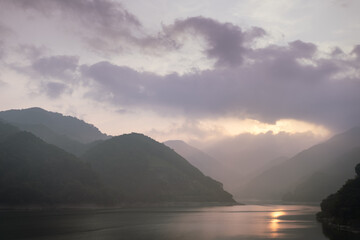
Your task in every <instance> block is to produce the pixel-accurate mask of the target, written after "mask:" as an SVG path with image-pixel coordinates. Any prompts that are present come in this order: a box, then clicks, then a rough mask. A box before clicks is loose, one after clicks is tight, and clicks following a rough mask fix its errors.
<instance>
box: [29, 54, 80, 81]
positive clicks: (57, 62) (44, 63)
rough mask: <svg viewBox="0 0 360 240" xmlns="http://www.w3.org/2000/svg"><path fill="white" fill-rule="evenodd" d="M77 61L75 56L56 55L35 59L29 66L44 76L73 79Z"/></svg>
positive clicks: (77, 58)
mask: <svg viewBox="0 0 360 240" xmlns="http://www.w3.org/2000/svg"><path fill="white" fill-rule="evenodd" d="M78 62H79V57H77V56H67V55H57V56H50V57H42V58H39V59H36V60H35V61H34V62H33V63H32V65H31V68H32V69H33V70H34V71H35V72H36V73H37V74H39V75H40V76H41V77H44V78H50V79H51V78H56V79H61V80H66V81H73V80H74V75H75V73H76V70H77V68H78Z"/></svg>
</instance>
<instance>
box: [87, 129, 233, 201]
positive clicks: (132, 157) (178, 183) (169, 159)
mask: <svg viewBox="0 0 360 240" xmlns="http://www.w3.org/2000/svg"><path fill="white" fill-rule="evenodd" d="M83 159H85V160H86V161H88V162H89V163H90V164H91V165H92V166H93V168H94V169H95V170H96V171H97V173H98V174H99V176H100V178H101V179H102V181H103V182H104V183H105V184H107V185H108V186H109V187H111V189H112V190H113V191H115V192H116V193H117V196H118V199H119V200H120V201H126V202H131V203H134V202H145V203H149V202H150V203H151V202H222V203H225V202H227V203H234V200H233V199H232V196H231V195H230V194H229V193H227V192H225V191H224V190H223V188H222V184H221V183H219V182H217V181H215V180H213V179H211V178H210V177H207V176H205V175H204V174H203V173H201V172H200V171H199V170H198V169H197V168H195V167H193V166H192V165H191V164H190V163H189V162H188V161H186V160H185V159H184V158H183V157H181V156H180V155H179V154H177V153H176V152H175V151H174V150H172V149H170V148H169V147H167V146H165V145H164V144H162V143H159V142H156V141H155V140H153V139H151V138H149V137H147V136H145V135H142V134H136V133H132V134H125V135H121V136H118V137H113V138H112V139H109V140H106V141H104V142H102V143H99V144H98V145H96V146H94V147H93V148H92V149H90V150H89V151H88V152H86V153H85V154H84V156H83Z"/></svg>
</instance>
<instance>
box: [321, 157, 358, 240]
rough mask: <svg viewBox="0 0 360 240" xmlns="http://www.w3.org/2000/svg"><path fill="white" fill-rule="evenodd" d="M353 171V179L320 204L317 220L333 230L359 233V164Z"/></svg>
mask: <svg viewBox="0 0 360 240" xmlns="http://www.w3.org/2000/svg"><path fill="white" fill-rule="evenodd" d="M358 160H359V159H358ZM355 169H356V173H357V175H356V177H355V178H353V179H351V180H348V181H347V182H346V183H345V185H344V186H342V187H341V188H340V189H339V190H338V191H337V192H336V193H333V194H331V195H329V196H328V197H327V198H325V199H324V200H323V201H322V202H321V212H320V213H318V215H317V218H318V220H320V221H321V222H323V223H324V224H325V225H327V226H330V227H333V228H335V229H338V230H339V229H342V230H350V231H353V230H356V232H357V233H359V230H360V164H358V165H356V168H355ZM357 237H359V236H357ZM354 239H355V238H354ZM356 239H358V238H356Z"/></svg>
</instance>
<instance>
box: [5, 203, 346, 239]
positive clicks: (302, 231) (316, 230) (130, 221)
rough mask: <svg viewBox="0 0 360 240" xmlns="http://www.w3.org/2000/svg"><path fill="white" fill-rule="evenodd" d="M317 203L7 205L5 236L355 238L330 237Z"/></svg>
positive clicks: (64, 237)
mask: <svg viewBox="0 0 360 240" xmlns="http://www.w3.org/2000/svg"><path fill="white" fill-rule="evenodd" d="M317 211H319V208H318V207H314V206H301V205H267V206H261V205H247V206H229V207H203V208H144V209H115V210H114V209H111V210H109V209H105V210H58V211H16V212H14V211H2V212H1V213H0V228H1V232H0V237H1V239H32V240H40V239H47V240H58V239H61V240H75V239H76V240H83V239H84V240H85V239H86V240H95V239H102V240H118V239H154V240H155V239H156V240H158V239H178V240H185V239H186V240H190V239H197V240H205V239H207V240H208V239H210V240H211V239H222V240H225V239H226V240H228V239H231V240H233V239H244V240H245V239H246V240H249V239H258V240H260V239H307V240H322V239H342V240H344V239H351V238H344V236H341V238H327V237H326V236H325V235H324V233H323V230H322V226H321V224H320V223H318V222H316V220H315V217H314V214H315V213H316V212H317Z"/></svg>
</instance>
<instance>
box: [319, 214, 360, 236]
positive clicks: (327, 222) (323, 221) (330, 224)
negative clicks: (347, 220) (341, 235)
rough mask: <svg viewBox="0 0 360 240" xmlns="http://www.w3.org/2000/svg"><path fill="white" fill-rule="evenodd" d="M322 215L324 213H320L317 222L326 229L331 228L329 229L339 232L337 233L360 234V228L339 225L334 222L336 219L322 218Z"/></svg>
mask: <svg viewBox="0 0 360 240" xmlns="http://www.w3.org/2000/svg"><path fill="white" fill-rule="evenodd" d="M321 214H322V212H318V213H317V214H316V220H317V221H318V222H320V223H321V224H323V225H325V226H326V227H329V228H331V229H333V230H337V231H344V232H349V233H353V234H360V227H359V226H358V227H355V226H351V225H343V224H339V223H336V222H335V221H334V218H326V217H322V216H321Z"/></svg>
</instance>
